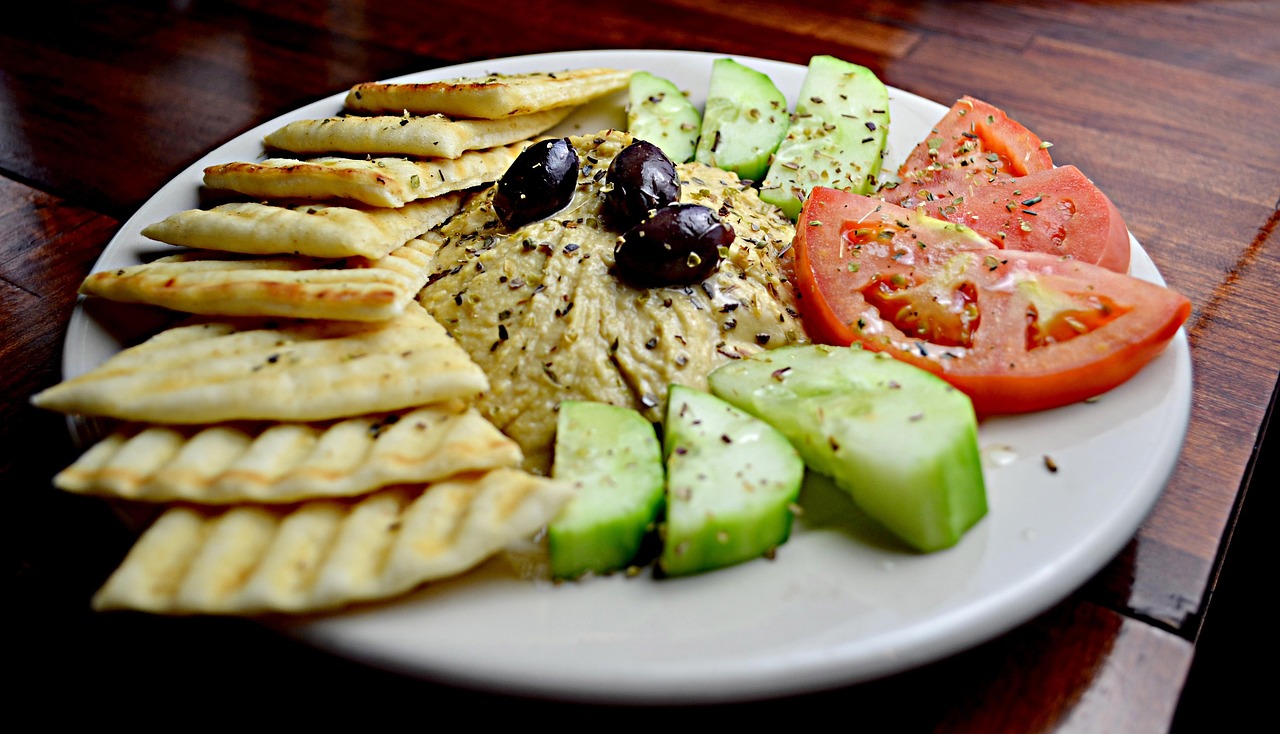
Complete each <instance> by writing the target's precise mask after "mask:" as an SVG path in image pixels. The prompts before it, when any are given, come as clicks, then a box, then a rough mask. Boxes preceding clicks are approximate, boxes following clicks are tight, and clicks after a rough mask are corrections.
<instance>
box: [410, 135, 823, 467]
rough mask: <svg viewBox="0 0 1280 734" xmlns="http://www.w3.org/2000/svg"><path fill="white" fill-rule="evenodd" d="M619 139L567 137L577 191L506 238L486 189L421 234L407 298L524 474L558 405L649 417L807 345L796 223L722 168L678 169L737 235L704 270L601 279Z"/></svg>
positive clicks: (685, 189)
mask: <svg viewBox="0 0 1280 734" xmlns="http://www.w3.org/2000/svg"><path fill="white" fill-rule="evenodd" d="M631 140H632V138H631V136H630V135H629V134H627V133H623V132H618V131H607V132H602V133H600V134H598V135H594V136H584V137H574V138H570V141H571V142H572V143H573V145H574V146H575V147H576V148H577V150H578V155H579V158H580V167H579V177H578V188H577V191H576V192H575V194H574V197H573V200H572V201H571V202H570V204H569V205H568V206H567V207H566V208H565V209H563V210H561V211H559V212H557V213H556V214H554V215H553V216H552V217H551V218H549V219H546V220H543V221H539V222H534V223H532V224H529V225H526V226H525V227H523V228H521V229H519V230H517V231H515V232H505V231H504V230H503V228H502V225H501V224H500V223H499V221H498V218H497V215H495V214H494V211H493V204H492V199H493V188H492V187H490V189H488V190H487V191H485V192H484V193H482V194H479V195H477V196H476V197H475V198H473V200H472V201H471V203H470V204H469V205H468V206H467V207H466V208H465V209H464V210H463V211H462V212H460V213H459V214H458V215H457V216H456V217H455V218H454V219H452V220H451V221H450V222H449V223H447V224H446V225H445V226H444V227H442V228H441V229H440V230H439V232H438V233H435V234H433V236H436V237H439V238H441V248H440V251H439V254H438V255H437V257H436V264H435V267H436V272H435V274H434V275H433V276H432V278H431V281H430V282H429V284H428V286H427V287H426V288H425V289H423V291H422V293H421V295H420V296H419V300H420V301H421V303H422V305H423V306H425V307H426V309H427V311H429V312H430V313H431V315H432V316H434V317H435V318H436V320H437V321H439V322H440V323H441V324H443V325H444V327H445V328H446V329H447V330H448V331H449V333H450V334H452V335H453V337H454V338H455V339H457V340H458V342H459V343H460V344H461V345H462V346H463V348H465V349H466V350H467V351H468V352H469V353H470V354H471V356H472V358H473V359H474V360H475V361H476V362H477V363H478V364H479V365H480V367H481V368H483V369H484V371H485V373H486V374H487V375H488V376H489V382H490V385H491V389H490V390H489V391H488V392H487V393H485V394H484V395H483V396H482V397H481V398H480V402H479V408H480V410H481V411H482V412H483V413H484V415H485V416H486V417H487V418H489V420H491V421H492V422H493V423H494V424H495V425H496V426H497V427H498V428H499V429H501V430H502V431H503V432H505V433H506V434H507V435H509V436H511V437H512V438H513V439H515V440H516V441H517V442H518V443H519V444H520V446H521V448H522V449H523V450H524V452H525V466H526V468H528V469H530V470H531V471H539V472H546V471H548V470H549V468H550V466H551V459H552V449H553V444H554V439H555V430H556V412H557V410H558V406H559V405H560V403H561V402H562V401H565V400H594V401H599V402H605V403H612V404H614V405H622V406H627V407H631V408H634V409H636V410H639V411H641V412H642V413H643V414H644V415H645V416H646V417H647V418H649V419H650V420H652V421H659V420H661V418H662V410H663V407H664V406H665V404H666V395H667V386H668V385H669V384H671V383H680V384H682V385H688V386H691V387H696V388H699V389H704V390H705V389H706V387H707V383H706V376H707V374H708V373H709V372H710V371H711V370H712V369H714V368H715V367H717V366H719V365H720V364H722V363H723V362H725V361H728V360H731V359H739V358H742V357H744V356H747V355H750V354H754V353H756V352H759V351H760V350H762V349H766V348H774V347H779V346H785V345H788V344H795V343H799V342H803V341H806V338H805V334H804V330H803V328H802V327H801V325H800V323H799V321H798V320H797V317H796V309H795V296H794V293H793V291H792V288H791V285H790V283H789V282H788V278H787V272H789V267H790V263H789V257H790V255H789V252H788V250H789V248H790V246H791V240H792V237H793V235H794V232H795V230H794V227H793V226H792V224H791V223H790V221H788V220H787V219H786V217H785V216H783V215H782V213H781V212H780V211H779V210H778V209H776V208H775V207H773V206H772V205H770V204H766V203H764V202H762V201H760V199H759V198H758V197H757V195H756V192H755V190H754V189H752V188H750V187H749V186H748V185H746V184H744V183H742V182H741V181H740V180H739V179H738V178H737V176H735V175H734V174H732V173H728V172H725V171H722V170H719V169H715V168H710V167H707V166H702V165H698V164H684V165H681V166H678V167H677V168H678V171H679V174H680V181H681V188H682V195H681V201H683V202H689V203H697V204H703V205H705V206H708V207H710V208H712V209H713V210H715V211H716V212H717V213H718V215H719V216H720V218H721V220H722V221H723V222H725V223H726V224H729V225H730V226H732V227H733V229H734V231H735V234H736V237H735V239H734V242H733V245H732V246H731V247H730V248H729V251H728V253H727V254H726V256H725V258H724V261H723V262H722V263H721V265H720V269H719V270H718V271H717V272H716V273H715V274H713V275H712V276H711V277H709V278H708V279H707V280H705V281H704V282H702V283H701V284H699V285H695V286H676V287H670V288H634V287H632V286H629V285H627V284H626V283H623V282H622V281H620V280H619V279H618V278H617V277H616V276H615V275H614V274H613V273H612V272H611V269H612V267H613V263H614V257H613V256H614V245H615V244H616V242H617V239H618V236H619V234H620V233H619V232H617V231H610V230H608V229H606V228H605V226H604V224H603V223H602V218H601V204H602V201H603V195H604V183H603V181H604V178H605V173H606V171H607V170H608V167H609V162H610V161H612V160H613V157H614V156H615V155H617V154H618V153H619V152H620V151H621V150H622V149H623V148H624V147H626V146H627V145H628V144H630V143H631Z"/></svg>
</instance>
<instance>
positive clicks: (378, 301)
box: [80, 238, 440, 321]
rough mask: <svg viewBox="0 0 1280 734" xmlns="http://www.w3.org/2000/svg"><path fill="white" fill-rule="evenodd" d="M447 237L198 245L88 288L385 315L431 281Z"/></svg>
mask: <svg viewBox="0 0 1280 734" xmlns="http://www.w3.org/2000/svg"><path fill="white" fill-rule="evenodd" d="M439 246H440V240H439V238H435V239H434V240H428V239H414V240H410V241H409V242H408V243H407V244H405V245H404V246H403V247H401V248H399V249H398V250H396V251H394V252H392V253H391V254H390V255H387V256H386V257H383V258H379V259H377V260H369V259H367V258H363V257H356V258H348V259H343V260H326V259H315V258H309V257H270V258H254V257H244V256H241V255H236V254H230V253H222V252H212V251H207V250H193V251H191V252H186V253H182V254H180V255H171V256H169V257H162V258H160V259H158V260H154V261H152V262H149V263H144V264H142V265H133V266H129V267H124V268H118V269H115V270H104V271H101V272H97V273H93V274H92V275H90V276H89V277H87V278H85V280H84V282H83V283H81V285H80V292H81V293H83V294H85V295H89V296H99V297H102V298H108V299H111V300H113V301H121V302H124V303H146V304H150V305H152V306H160V307H163V308H168V309H172V310H174V311H185V312H187V313H198V314H208V315H214V316H286V317H290V318H304V319H339V320H351V321H382V320H385V319H390V318H394V317H396V316H398V315H399V314H401V313H403V312H404V309H405V306H406V305H407V304H408V303H409V302H410V301H412V300H413V298H414V297H415V296H416V295H417V294H418V292H419V291H420V290H422V287H423V286H424V285H426V283H427V277H428V276H429V275H430V273H431V267H432V263H433V262H434V260H435V254H436V251H437V250H439Z"/></svg>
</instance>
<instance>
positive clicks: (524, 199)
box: [493, 138, 578, 229]
mask: <svg viewBox="0 0 1280 734" xmlns="http://www.w3.org/2000/svg"><path fill="white" fill-rule="evenodd" d="M577 186H578V152H577V151H576V150H574V148H573V146H572V145H570V144H569V139H568V138H560V139H559V140H544V141H541V142H537V143H534V144H533V145H530V146H529V147H528V148H525V149H524V152H522V153H521V154H520V155H519V156H517V157H516V159H515V160H514V161H512V163H511V167H510V168H508V169H507V172H506V173H504V174H503V175H502V178H501V179H500V180H499V181H498V190H497V191H496V192H495V193H494V195H493V210H494V212H496V213H497V215H498V219H501V220H502V224H503V225H504V226H506V227H507V228H508V229H515V228H517V227H522V226H524V225H526V224H528V223H529V222H536V221H538V220H539V219H546V218H547V217H549V216H551V215H552V214H555V213H556V212H558V211H560V210H561V209H563V208H565V207H566V206H568V204H569V201H570V200H571V199H573V192H574V190H575V189H576V188H577Z"/></svg>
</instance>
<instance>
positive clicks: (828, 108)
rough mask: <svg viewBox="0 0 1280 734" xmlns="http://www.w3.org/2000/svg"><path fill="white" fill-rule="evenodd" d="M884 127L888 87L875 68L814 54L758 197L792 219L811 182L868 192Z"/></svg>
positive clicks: (881, 153)
mask: <svg viewBox="0 0 1280 734" xmlns="http://www.w3.org/2000/svg"><path fill="white" fill-rule="evenodd" d="M888 131H889V91H888V89H886V88H885V86H884V84H883V83H881V81H880V80H879V79H878V78H876V75H875V73H874V72H872V71H871V70H870V69H867V68H865V67H862V66H858V65H857V64H851V63H849V62H847V61H842V60H840V59H837V58H835V57H834V56H814V57H813V58H812V59H810V60H809V70H808V72H807V73H806V74H805V77H804V83H803V84H802V85H801V86H800V96H799V98H798V99H797V100H796V114H795V118H794V122H792V123H791V127H790V128H789V129H788V130H787V135H786V137H785V138H784V139H783V141H782V144H781V145H780V146H779V147H778V153H777V155H775V156H774V158H773V163H772V164H771V165H770V166H769V172H768V174H766V175H765V177H764V182H763V183H762V184H761V185H760V198H761V199H763V200H765V201H767V202H769V203H770V204H773V205H775V206H777V207H779V208H781V209H782V211H784V212H786V214H787V216H789V217H791V219H792V220H793V221H794V220H795V218H796V217H797V216H799V214H800V206H801V204H803V203H804V199H805V197H806V196H808V195H809V191H810V190H812V189H813V187H814V186H830V187H831V188H835V189H844V190H847V191H852V192H853V193H855V194H863V195H867V194H870V193H871V192H872V191H874V190H875V188H876V177H877V176H879V175H880V166H881V163H882V162H883V160H884V150H885V142H886V139H887V136H888Z"/></svg>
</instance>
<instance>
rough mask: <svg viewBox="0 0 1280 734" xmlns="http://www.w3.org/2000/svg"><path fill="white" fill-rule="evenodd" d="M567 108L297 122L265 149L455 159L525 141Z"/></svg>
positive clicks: (564, 114) (272, 136) (558, 118)
mask: <svg viewBox="0 0 1280 734" xmlns="http://www.w3.org/2000/svg"><path fill="white" fill-rule="evenodd" d="M572 111H573V108H571V107H561V108H558V109H554V110H544V111H542V112H532V113H530V114H527V115H516V116H514V117H505V118H503V119H501V120H453V119H450V118H448V117H445V116H443V115H428V116H425V117H422V116H412V115H408V116H389V115H380V116H377V117H363V116H359V115H348V116H344V117H330V118H326V119H323V120H298V121H296V122H290V123H288V124H286V125H285V126H284V127H281V128H280V129H278V130H275V131H274V132H271V133H269V134H268V135H267V136H266V138H265V141H264V142H266V144H267V147H268V148H275V149H277V150H285V151H289V152H290V153H298V154H318V153H345V154H349V155H406V156H424V157H428V158H457V157H459V156H461V155H462V154H463V153H465V152H467V151H469V150H479V149H482V148H493V147H496V146H500V145H509V144H511V143H514V142H517V141H520V140H526V139H528V138H531V137H534V136H536V135H540V134H542V133H544V132H546V131H547V130H550V129H551V128H553V127H555V126H556V125H559V124H560V123H561V121H563V120H564V118H566V117H568V116H569V113H570V112H572Z"/></svg>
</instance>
